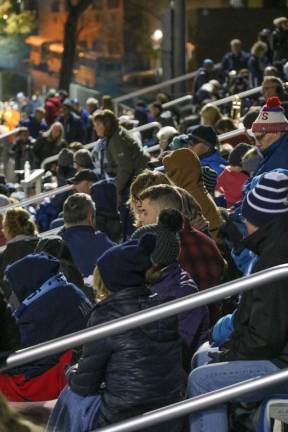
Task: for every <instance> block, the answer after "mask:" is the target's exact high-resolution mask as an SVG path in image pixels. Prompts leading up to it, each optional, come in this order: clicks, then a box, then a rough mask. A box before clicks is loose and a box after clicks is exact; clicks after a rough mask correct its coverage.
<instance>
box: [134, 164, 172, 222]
mask: <svg viewBox="0 0 288 432" xmlns="http://www.w3.org/2000/svg"><path fill="white" fill-rule="evenodd" d="M163 184H166V185H170V186H172V185H173V183H172V181H171V180H170V179H169V177H167V176H166V175H165V174H164V173H162V172H160V171H150V170H148V169H145V170H144V171H142V172H141V173H140V174H138V175H137V177H136V178H135V179H134V180H133V182H132V183H131V186H130V194H129V200H128V205H129V207H130V211H131V213H132V214H133V217H134V225H135V226H136V227H137V226H139V220H138V215H137V210H136V204H137V201H139V196H140V194H141V193H142V192H143V191H144V190H145V189H147V188H149V187H150V186H155V185H163Z"/></svg>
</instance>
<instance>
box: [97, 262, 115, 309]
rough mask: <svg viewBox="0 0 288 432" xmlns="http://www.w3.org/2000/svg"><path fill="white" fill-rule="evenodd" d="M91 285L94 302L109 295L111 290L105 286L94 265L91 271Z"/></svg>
mask: <svg viewBox="0 0 288 432" xmlns="http://www.w3.org/2000/svg"><path fill="white" fill-rule="evenodd" d="M93 286H94V288H95V291H96V296H95V297H96V303H99V302H100V301H102V300H105V299H106V298H107V297H109V296H110V295H111V292H110V291H109V290H108V288H106V286H105V284H104V282H103V279H102V276H101V273H100V270H99V268H98V267H97V266H96V267H95V269H94V271H93Z"/></svg>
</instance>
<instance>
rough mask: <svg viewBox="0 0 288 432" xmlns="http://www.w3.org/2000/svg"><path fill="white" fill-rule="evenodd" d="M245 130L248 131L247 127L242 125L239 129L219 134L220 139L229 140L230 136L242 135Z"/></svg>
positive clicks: (220, 140)
mask: <svg viewBox="0 0 288 432" xmlns="http://www.w3.org/2000/svg"><path fill="white" fill-rule="evenodd" d="M245 131H246V129H245V127H243V126H242V127H240V128H238V129H235V130H232V131H230V132H225V133H223V134H221V135H218V141H219V142H222V141H225V140H228V139H230V138H234V137H236V136H238V135H242V134H243V133H245Z"/></svg>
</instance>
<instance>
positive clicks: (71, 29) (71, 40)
mask: <svg viewBox="0 0 288 432" xmlns="http://www.w3.org/2000/svg"><path fill="white" fill-rule="evenodd" d="M72 3H74V5H72ZM91 3H92V0H78V3H77V4H76V5H75V2H73V1H72V0H66V5H67V9H68V15H67V19H66V22H65V27H64V51H63V55H62V63H61V69H60V77H59V88H61V89H64V90H66V91H69V85H70V83H71V81H72V78H73V67H74V62H75V57H76V46H77V27H78V20H79V18H80V16H81V15H82V13H83V12H84V11H85V10H86V9H87V8H88V6H90V4H91Z"/></svg>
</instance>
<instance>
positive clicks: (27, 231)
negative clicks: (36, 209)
mask: <svg viewBox="0 0 288 432" xmlns="http://www.w3.org/2000/svg"><path fill="white" fill-rule="evenodd" d="M3 230H4V235H5V237H6V235H7V234H8V236H9V237H10V238H14V237H16V236H17V235H21V234H22V235H35V234H37V233H38V230H37V227H36V225H35V223H34V221H33V219H32V217H31V215H30V213H29V212H28V211H27V210H25V209H24V208H22V207H15V208H12V209H8V210H7V211H6V214H5V216H4V221H3Z"/></svg>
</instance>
